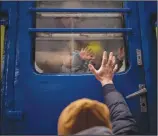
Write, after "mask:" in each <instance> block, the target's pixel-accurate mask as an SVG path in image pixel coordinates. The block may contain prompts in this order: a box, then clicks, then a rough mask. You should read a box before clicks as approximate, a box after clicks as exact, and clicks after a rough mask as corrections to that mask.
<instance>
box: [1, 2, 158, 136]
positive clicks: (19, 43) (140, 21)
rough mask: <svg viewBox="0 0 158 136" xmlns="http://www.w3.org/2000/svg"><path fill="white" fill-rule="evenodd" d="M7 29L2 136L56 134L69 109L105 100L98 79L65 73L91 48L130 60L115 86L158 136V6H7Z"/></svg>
mask: <svg viewBox="0 0 158 136" xmlns="http://www.w3.org/2000/svg"><path fill="white" fill-rule="evenodd" d="M0 26H1V27H0V28H1V31H0V36H1V42H0V43H1V122H0V129H1V134H12V135H13V134H15V135H18V134H22V135H24V134H25V135H26V134H37V135H39V134H40V135H42V134H43V135H46V134H53V135H55V134H57V121H58V117H59V115H60V113H61V111H62V110H63V109H64V108H65V107H66V106H67V105H68V104H69V103H71V102H72V101H75V100H77V99H80V98H90V99H94V100H98V101H100V102H103V95H102V88H101V85H100V84H99V83H98V81H97V80H96V79H95V77H94V75H92V74H91V73H90V72H89V71H81V72H78V73H74V72H72V69H71V68H67V69H65V68H63V65H64V64H65V63H64V62H65V61H66V60H67V58H68V57H67V56H69V54H71V53H72V52H73V51H74V50H80V49H81V48H84V47H89V48H92V49H94V52H95V51H96V52H97V53H98V52H99V53H100V54H101V52H102V50H106V51H108V52H110V51H113V52H114V54H115V55H116V57H118V58H119V57H120V56H121V55H122V58H123V59H122V62H123V63H122V65H121V67H120V69H119V70H118V72H117V73H116V74H115V76H114V83H115V87H116V89H117V90H118V91H120V92H121V93H122V94H123V96H124V97H125V99H126V101H127V103H128V105H129V108H130V109H131V111H132V113H133V116H134V118H135V119H136V121H137V124H138V126H139V130H140V132H141V133H142V134H157V78H156V75H157V35H156V32H157V2H156V1H140V2H139V1H124V2H123V1H122V2H121V1H105V0H93V1H90V0H81V1H77V0H73V1H68V0H53V1H46V2H45V1H38V2H35V1H27V2H25V1H15V2H14V1H12V2H11V1H1V2H0ZM94 64H95V66H96V68H97V67H99V66H100V55H98V56H97V59H96V60H95V61H94ZM141 90H144V91H143V93H141V94H140V93H139V92H140V91H141ZM131 95H134V96H133V97H130V96H131Z"/></svg>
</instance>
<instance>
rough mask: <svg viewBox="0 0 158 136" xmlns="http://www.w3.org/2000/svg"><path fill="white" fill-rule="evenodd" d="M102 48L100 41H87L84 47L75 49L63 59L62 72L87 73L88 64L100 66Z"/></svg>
mask: <svg viewBox="0 0 158 136" xmlns="http://www.w3.org/2000/svg"><path fill="white" fill-rule="evenodd" d="M103 51H104V49H103V48H102V46H101V44H100V42H96V41H92V42H89V43H88V45H87V46H86V48H84V49H81V50H75V51H73V52H72V54H71V55H68V56H67V57H65V58H64V60H63V66H62V72H63V73H70V72H71V73H89V69H88V64H89V63H92V64H93V65H94V66H95V67H96V68H97V67H99V66H100V63H101V60H102V57H101V56H102V54H103Z"/></svg>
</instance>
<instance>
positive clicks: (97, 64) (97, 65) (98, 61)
mask: <svg viewBox="0 0 158 136" xmlns="http://www.w3.org/2000/svg"><path fill="white" fill-rule="evenodd" d="M101 61H102V57H100V56H96V57H95V59H94V60H91V64H92V65H93V66H94V67H95V68H96V69H99V68H100V66H101Z"/></svg>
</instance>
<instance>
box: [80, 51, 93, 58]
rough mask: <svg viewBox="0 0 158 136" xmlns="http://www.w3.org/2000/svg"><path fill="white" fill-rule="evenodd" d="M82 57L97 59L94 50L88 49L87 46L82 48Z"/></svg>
mask: <svg viewBox="0 0 158 136" xmlns="http://www.w3.org/2000/svg"><path fill="white" fill-rule="evenodd" d="M80 57H81V58H82V59H83V60H93V59H95V55H94V53H93V52H92V50H91V49H87V48H85V49H81V52H80Z"/></svg>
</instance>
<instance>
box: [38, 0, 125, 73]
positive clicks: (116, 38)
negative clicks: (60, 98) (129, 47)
mask: <svg viewBox="0 0 158 136" xmlns="http://www.w3.org/2000/svg"><path fill="white" fill-rule="evenodd" d="M122 5H123V3H122V2H120V1H118V2H116V1H103V0H102V1H100V0H96V1H94V0H93V1H90V0H87V1H86V0H85V1H78V0H73V1H70V0H69V1H68V0H62V1H49V2H36V7H44V8H50V7H51V8H122ZM123 24H124V21H123V15H122V14H121V13H48V12H47V13H42V12H37V13H36V28H122V27H123ZM124 48H125V41H124V35H123V34H122V33H104V34H103V33H99V34H98V33H44V32H40V33H36V40H35V68H36V71H37V72H39V73H70V74H71V73H82V74H84V73H90V71H89V69H88V64H89V63H92V64H93V65H94V66H95V68H96V69H98V68H99V67H100V64H101V60H102V54H103V51H104V50H106V51H107V52H110V51H112V52H114V54H115V56H116V58H117V63H118V64H119V69H118V72H122V71H125V69H126V65H125V64H126V63H125V52H124Z"/></svg>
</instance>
